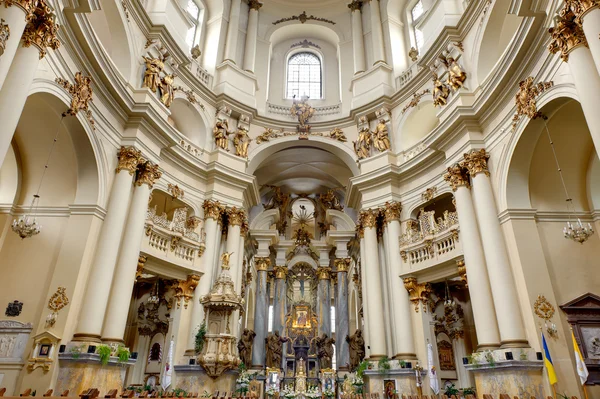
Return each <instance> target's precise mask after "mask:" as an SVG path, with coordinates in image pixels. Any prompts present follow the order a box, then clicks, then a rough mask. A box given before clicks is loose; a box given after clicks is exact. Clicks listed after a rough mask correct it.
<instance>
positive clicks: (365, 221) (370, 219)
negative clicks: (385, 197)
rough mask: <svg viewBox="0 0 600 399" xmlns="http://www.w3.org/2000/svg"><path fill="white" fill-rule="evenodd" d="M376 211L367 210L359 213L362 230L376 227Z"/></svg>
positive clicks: (377, 213)
mask: <svg viewBox="0 0 600 399" xmlns="http://www.w3.org/2000/svg"><path fill="white" fill-rule="evenodd" d="M378 216H379V210H378V209H367V210H364V211H361V212H360V224H361V226H362V228H363V229H368V228H375V227H377V217H378Z"/></svg>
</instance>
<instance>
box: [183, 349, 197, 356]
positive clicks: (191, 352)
mask: <svg viewBox="0 0 600 399" xmlns="http://www.w3.org/2000/svg"><path fill="white" fill-rule="evenodd" d="M183 356H189V357H196V350H195V349H186V350H185V352H184V354H183Z"/></svg>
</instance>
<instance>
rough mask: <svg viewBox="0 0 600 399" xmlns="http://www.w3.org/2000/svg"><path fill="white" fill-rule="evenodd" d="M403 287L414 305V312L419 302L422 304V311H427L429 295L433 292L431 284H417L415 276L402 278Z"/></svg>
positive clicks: (417, 309)
mask: <svg viewBox="0 0 600 399" xmlns="http://www.w3.org/2000/svg"><path fill="white" fill-rule="evenodd" d="M404 288H406V291H408V296H409V299H410V301H411V302H412V303H413V304H414V305H415V312H417V313H418V312H419V303H422V304H423V311H425V312H427V306H428V304H429V296H430V295H431V293H432V292H433V291H432V288H431V284H429V283H422V284H419V283H417V278H416V277H407V278H405V279H404Z"/></svg>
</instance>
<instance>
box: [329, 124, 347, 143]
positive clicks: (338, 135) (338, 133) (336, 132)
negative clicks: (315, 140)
mask: <svg viewBox="0 0 600 399" xmlns="http://www.w3.org/2000/svg"><path fill="white" fill-rule="evenodd" d="M329 137H331V138H332V139H334V140H337V141H341V142H342V143H345V142H346V141H348V139H347V138H346V135H345V134H344V131H343V130H342V129H340V128H339V127H336V128H335V129H333V130H332V131H331V132H329Z"/></svg>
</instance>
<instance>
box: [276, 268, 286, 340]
mask: <svg viewBox="0 0 600 399" xmlns="http://www.w3.org/2000/svg"><path fill="white" fill-rule="evenodd" d="M286 275H287V268H286V267H285V266H276V267H275V293H274V298H273V332H275V331H279V334H280V335H283V330H284V328H285V314H286V308H287V306H286V305H287V304H286V302H287V301H286V299H287V284H286Z"/></svg>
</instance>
